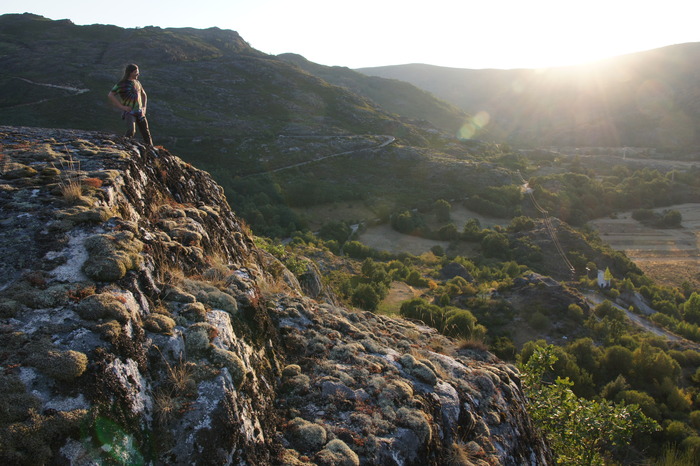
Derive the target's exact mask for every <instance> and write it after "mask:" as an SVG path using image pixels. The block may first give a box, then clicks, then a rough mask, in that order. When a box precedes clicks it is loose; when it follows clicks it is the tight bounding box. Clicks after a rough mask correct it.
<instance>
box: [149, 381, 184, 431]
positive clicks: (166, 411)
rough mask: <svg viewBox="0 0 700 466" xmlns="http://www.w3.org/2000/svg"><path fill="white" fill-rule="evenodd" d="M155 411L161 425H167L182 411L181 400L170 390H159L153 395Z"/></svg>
mask: <svg viewBox="0 0 700 466" xmlns="http://www.w3.org/2000/svg"><path fill="white" fill-rule="evenodd" d="M153 404H154V411H155V414H156V421H158V423H159V424H160V425H167V424H169V423H170V421H172V420H173V419H175V415H176V414H177V413H178V412H179V411H180V407H181V403H180V400H179V399H178V398H177V397H176V396H174V395H173V393H172V392H170V391H169V390H165V391H163V390H159V391H157V392H156V393H155V395H154V396H153Z"/></svg>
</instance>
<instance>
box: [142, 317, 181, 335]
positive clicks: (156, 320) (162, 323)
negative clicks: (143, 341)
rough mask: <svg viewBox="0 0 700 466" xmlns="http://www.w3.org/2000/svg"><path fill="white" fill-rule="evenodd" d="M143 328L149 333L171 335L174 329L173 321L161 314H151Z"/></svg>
mask: <svg viewBox="0 0 700 466" xmlns="http://www.w3.org/2000/svg"><path fill="white" fill-rule="evenodd" d="M143 326H144V327H145V328H146V330H148V331H149V332H154V333H162V334H165V335H172V333H173V329H174V328H175V321H174V320H173V319H172V318H170V317H168V316H166V315H163V314H151V315H150V316H148V317H147V318H146V321H145V322H144V323H143Z"/></svg>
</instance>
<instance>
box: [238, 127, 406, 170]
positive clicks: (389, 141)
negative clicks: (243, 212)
mask: <svg viewBox="0 0 700 466" xmlns="http://www.w3.org/2000/svg"><path fill="white" fill-rule="evenodd" d="M376 136H380V137H383V138H385V140H384V141H383V142H382V143H381V144H378V145H373V146H370V147H363V148H361V149H353V150H348V151H345V152H338V153H336V154H330V155H324V156H323V157H319V158H317V159H312V160H306V161H304V162H299V163H294V164H291V165H286V166H284V167H280V168H275V169H274V170H265V171H261V172H257V173H251V174H249V175H244V176H242V178H249V177H252V176H259V175H267V174H270V173H275V172H280V171H282V170H289V169H290V168H296V167H301V166H304V165H308V164H310V163H316V162H320V161H322V160H327V159H330V158H334V157H340V156H342V155H348V154H352V153H355V152H362V151H366V150H378V149H382V148H384V147H386V146H388V145H389V144H392V143H393V142H394V141H396V138H395V137H394V136H388V135H384V134H381V135H376ZM319 137H328V138H337V137H338V136H319ZM353 137H355V136H354V135H353Z"/></svg>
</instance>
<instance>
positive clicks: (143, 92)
mask: <svg viewBox="0 0 700 466" xmlns="http://www.w3.org/2000/svg"><path fill="white" fill-rule="evenodd" d="M141 103H142V104H143V105H142V107H141V112H142V113H143V116H146V107H147V106H148V96H147V95H146V90H145V89H144V88H143V86H141Z"/></svg>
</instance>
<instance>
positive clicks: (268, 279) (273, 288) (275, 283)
mask: <svg viewBox="0 0 700 466" xmlns="http://www.w3.org/2000/svg"><path fill="white" fill-rule="evenodd" d="M258 286H259V288H260V293H262V295H263V296H273V295H276V294H280V293H285V294H287V293H290V292H291V288H290V287H289V285H287V284H286V283H285V282H284V280H283V279H282V278H281V277H273V276H270V275H266V276H265V277H264V278H263V279H262V280H260V281H259V283H258Z"/></svg>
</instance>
